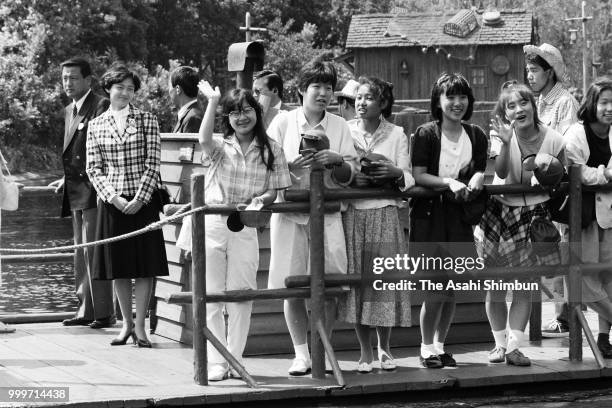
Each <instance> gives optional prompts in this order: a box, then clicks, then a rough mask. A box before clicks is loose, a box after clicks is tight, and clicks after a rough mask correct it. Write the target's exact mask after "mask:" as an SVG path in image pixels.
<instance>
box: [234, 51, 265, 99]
mask: <svg viewBox="0 0 612 408" xmlns="http://www.w3.org/2000/svg"><path fill="white" fill-rule="evenodd" d="M265 55H266V51H265V49H264V46H263V44H262V43H260V42H258V41H249V42H241V43H234V44H232V45H230V47H229V50H228V52H227V70H228V71H230V72H237V74H236V87H237V88H246V89H251V87H252V85H253V72H255V71H261V70H262V69H263V65H264V57H265Z"/></svg>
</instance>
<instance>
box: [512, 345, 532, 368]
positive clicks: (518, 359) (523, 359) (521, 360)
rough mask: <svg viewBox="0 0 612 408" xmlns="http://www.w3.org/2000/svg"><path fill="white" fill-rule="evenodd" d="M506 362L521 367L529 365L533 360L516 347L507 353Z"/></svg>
mask: <svg viewBox="0 0 612 408" xmlns="http://www.w3.org/2000/svg"><path fill="white" fill-rule="evenodd" d="M506 364H508V365H515V366H519V367H529V366H530V365H531V360H530V359H529V357H527V356H525V355H524V354H523V353H521V352H520V351H519V349H514V350H512V351H511V352H509V353H508V354H506Z"/></svg>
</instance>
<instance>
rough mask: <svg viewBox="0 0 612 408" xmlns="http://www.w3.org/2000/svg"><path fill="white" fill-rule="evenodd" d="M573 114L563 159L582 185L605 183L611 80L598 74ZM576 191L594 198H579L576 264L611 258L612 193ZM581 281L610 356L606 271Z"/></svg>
mask: <svg viewBox="0 0 612 408" xmlns="http://www.w3.org/2000/svg"><path fill="white" fill-rule="evenodd" d="M578 118H579V119H580V120H581V121H582V123H576V124H574V125H572V126H571V127H570V128H569V129H568V131H567V133H566V134H565V137H566V140H567V146H566V149H567V158H568V162H569V164H577V165H580V171H581V178H582V183H583V184H585V185H598V184H599V185H601V184H607V183H609V182H610V181H611V180H612V161H611V158H612V133H611V132H612V127H611V125H612V79H611V78H607V77H605V78H599V79H597V80H596V81H595V82H594V83H593V84H591V86H590V87H589V90H588V91H587V94H586V97H585V98H584V102H583V103H582V106H581V107H580V109H579V110H578ZM582 194H583V197H585V196H586V195H588V194H590V195H594V196H595V197H596V199H592V198H591V199H584V198H583V200H582V203H583V205H584V206H586V205H589V206H590V208H589V209H588V211H589V212H590V213H591V214H592V217H591V218H592V219H591V220H590V221H591V223H590V224H589V225H588V226H586V227H585V228H583V229H582V262H594V263H597V262H602V263H607V262H612V210H611V209H610V208H611V204H612V194H611V193H609V192H596V193H593V192H584V193H582ZM582 279H583V281H582V301H583V302H585V303H586V304H587V305H588V306H589V307H591V308H592V309H593V310H595V311H596V312H597V313H598V314H599V336H598V339H597V346H598V348H599V350H600V351H601V353H602V354H603V356H604V358H612V346H611V345H610V323H611V322H612V273H611V272H610V271H609V270H606V271H601V272H597V273H591V274H588V273H584V274H583V275H582Z"/></svg>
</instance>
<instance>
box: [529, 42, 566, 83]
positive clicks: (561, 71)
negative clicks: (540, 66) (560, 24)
mask: <svg viewBox="0 0 612 408" xmlns="http://www.w3.org/2000/svg"><path fill="white" fill-rule="evenodd" d="M523 52H524V53H525V54H536V55H539V56H540V57H542V59H544V61H546V62H548V65H550V66H551V67H552V69H553V71H555V75H556V76H557V81H559V82H567V81H569V75H568V73H567V67H566V66H565V63H564V62H563V56H562V55H561V51H559V49H558V48H557V47H555V46H553V45H550V44H547V43H543V44H542V45H540V46H539V47H536V46H535V45H524V46H523Z"/></svg>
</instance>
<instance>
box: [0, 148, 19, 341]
mask: <svg viewBox="0 0 612 408" xmlns="http://www.w3.org/2000/svg"><path fill="white" fill-rule="evenodd" d="M5 166H8V163H7V162H6V160H4V156H3V155H2V152H0V173H1V172H3V171H4V170H3V168H4V167H5ZM20 188H21V187H20ZM1 225H2V210H0V226H1ZM1 237H2V235H1V234H0V238H1ZM1 262H2V259H0V274H1V273H2V266H1ZM1 281H2V277H1V276H0V282H1ZM14 332H15V328H14V327H11V326H9V325H8V324H6V323H4V322H0V333H14Z"/></svg>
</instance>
